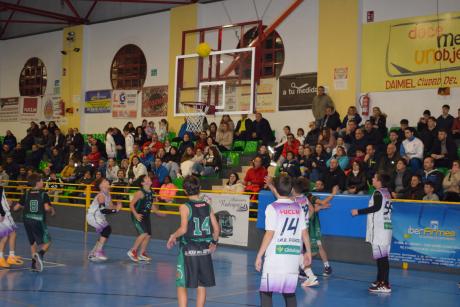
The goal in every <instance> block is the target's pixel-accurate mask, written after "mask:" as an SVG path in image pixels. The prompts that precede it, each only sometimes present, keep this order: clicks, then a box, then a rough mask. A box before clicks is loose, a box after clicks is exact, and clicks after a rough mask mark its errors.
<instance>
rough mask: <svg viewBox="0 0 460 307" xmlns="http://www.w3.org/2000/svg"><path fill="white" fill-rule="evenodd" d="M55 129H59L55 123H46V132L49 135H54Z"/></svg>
mask: <svg viewBox="0 0 460 307" xmlns="http://www.w3.org/2000/svg"><path fill="white" fill-rule="evenodd" d="M56 129H59V127H58V126H57V125H56V123H55V122H54V121H50V122H49V123H48V130H49V132H50V133H51V134H54V133H55V131H56Z"/></svg>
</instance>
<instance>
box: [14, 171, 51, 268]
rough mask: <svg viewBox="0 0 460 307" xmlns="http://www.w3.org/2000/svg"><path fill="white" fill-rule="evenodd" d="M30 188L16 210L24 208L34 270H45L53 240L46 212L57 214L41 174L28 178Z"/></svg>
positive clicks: (16, 206)
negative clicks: (44, 266)
mask: <svg viewBox="0 0 460 307" xmlns="http://www.w3.org/2000/svg"><path fill="white" fill-rule="evenodd" d="M28 185H29V186H30V189H28V190H26V191H25V192H24V194H23V195H22V197H21V200H20V201H19V202H18V203H17V204H16V205H15V206H14V210H15V211H17V210H20V209H22V210H23V222H24V227H25V229H26V233H27V237H28V239H29V243H30V251H31V254H32V271H34V272H42V271H43V258H44V256H45V253H46V252H47V251H48V249H49V247H50V245H51V240H50V236H49V233H48V228H47V227H46V213H47V212H49V213H51V216H53V215H54V214H55V211H54V208H53V207H52V206H51V201H50V198H49V196H48V194H47V193H46V192H45V191H43V190H42V189H43V179H42V177H41V176H40V175H39V174H31V175H30V176H29V178H28Z"/></svg>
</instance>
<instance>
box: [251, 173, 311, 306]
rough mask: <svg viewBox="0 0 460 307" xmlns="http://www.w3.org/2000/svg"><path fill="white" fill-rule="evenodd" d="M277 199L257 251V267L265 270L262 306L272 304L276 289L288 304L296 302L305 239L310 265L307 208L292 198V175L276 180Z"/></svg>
mask: <svg viewBox="0 0 460 307" xmlns="http://www.w3.org/2000/svg"><path fill="white" fill-rule="evenodd" d="M275 189H276V191H277V195H278V197H279V198H278V200H276V201H275V202H274V203H272V204H270V205H268V206H267V209H266V210H265V235H264V237H263V240H262V243H261V245H260V248H259V252H258V253H257V257H256V262H255V267H256V270H257V271H259V272H260V271H261V270H262V257H263V256H264V255H265V263H264V265H263V270H262V278H261V284H260V300H261V305H262V306H263V307H269V306H273V302H272V295H273V292H278V293H282V294H283V296H284V300H285V302H286V306H287V307H292V306H297V300H296V296H295V290H296V288H297V281H298V273H299V260H298V259H299V256H300V254H301V252H302V241H303V244H304V245H305V248H306V251H305V254H304V265H310V263H311V252H310V240H309V237H308V232H307V224H306V221H305V215H304V211H303V210H302V208H301V207H300V205H299V204H298V203H296V202H295V201H294V200H292V199H291V192H292V179H291V178H290V177H288V176H281V177H280V178H278V180H277V182H276V183H275Z"/></svg>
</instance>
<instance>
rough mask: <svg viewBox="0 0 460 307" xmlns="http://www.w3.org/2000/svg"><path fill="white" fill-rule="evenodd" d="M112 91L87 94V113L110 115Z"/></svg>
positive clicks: (89, 92)
mask: <svg viewBox="0 0 460 307" xmlns="http://www.w3.org/2000/svg"><path fill="white" fill-rule="evenodd" d="M111 106H112V91H111V90H99V91H88V92H86V93H85V113H110V110H111Z"/></svg>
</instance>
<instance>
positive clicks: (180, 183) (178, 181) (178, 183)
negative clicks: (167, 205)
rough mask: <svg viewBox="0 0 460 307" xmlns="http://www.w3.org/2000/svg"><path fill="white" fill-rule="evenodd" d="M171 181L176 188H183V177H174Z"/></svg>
mask: <svg viewBox="0 0 460 307" xmlns="http://www.w3.org/2000/svg"><path fill="white" fill-rule="evenodd" d="M172 183H173V184H174V185H175V186H176V187H177V188H178V189H183V188H184V178H176V179H173V181H172Z"/></svg>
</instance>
